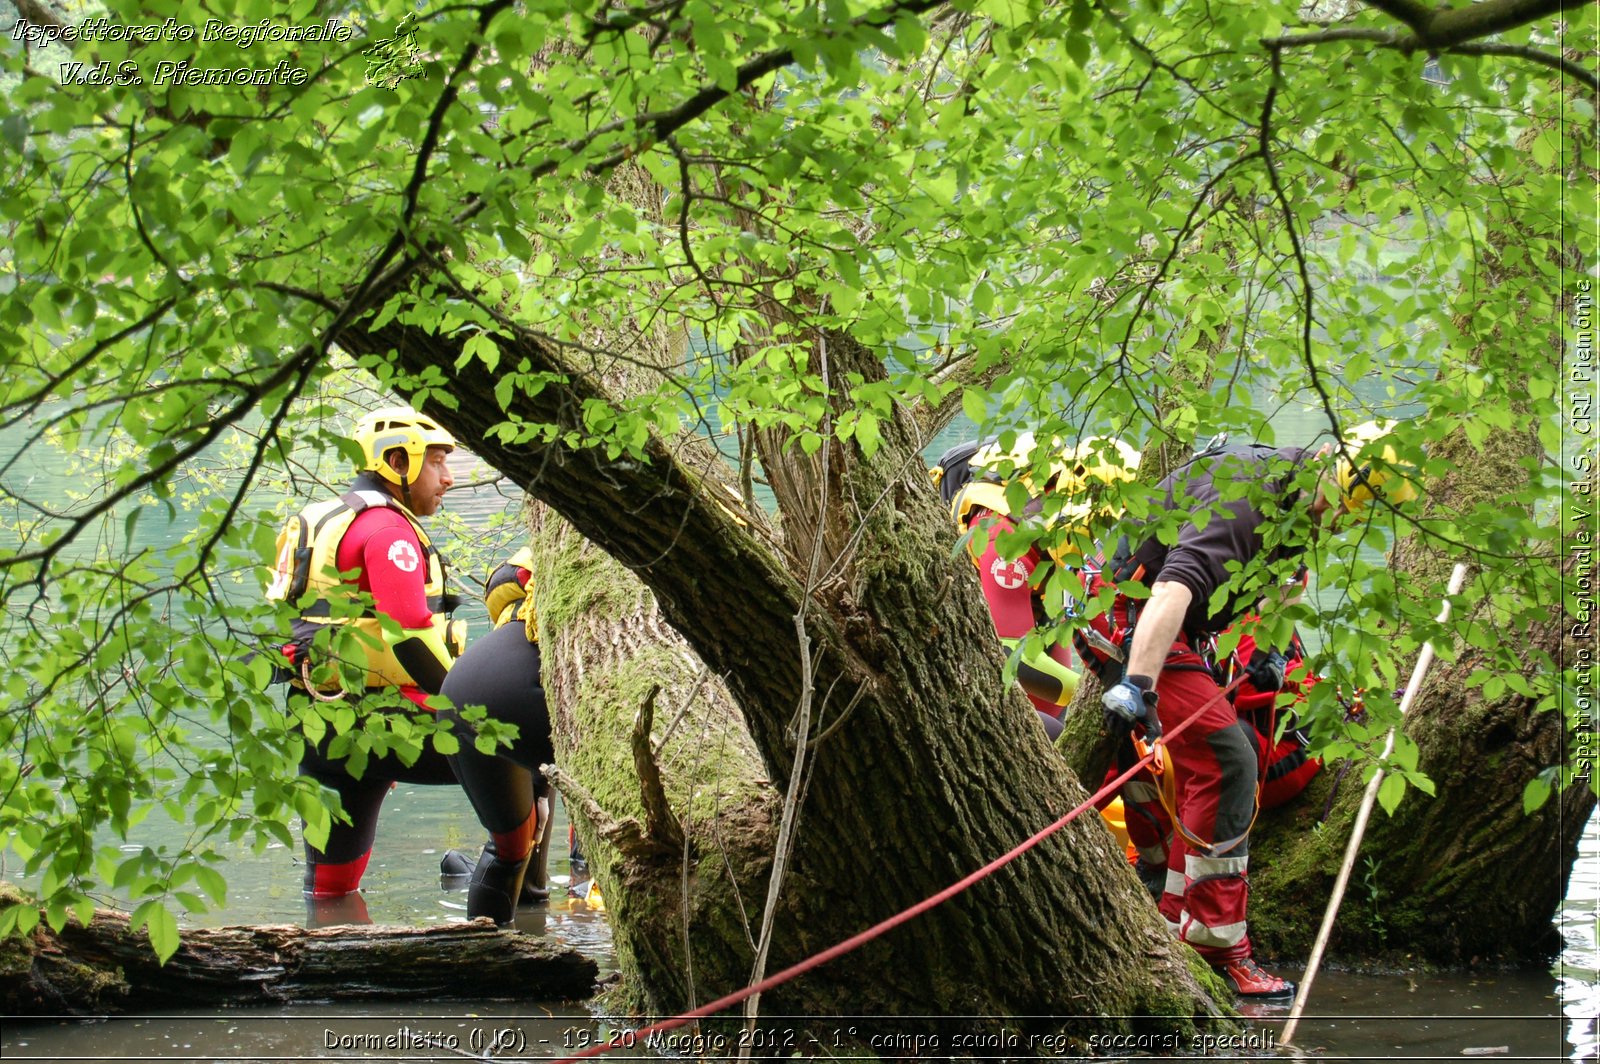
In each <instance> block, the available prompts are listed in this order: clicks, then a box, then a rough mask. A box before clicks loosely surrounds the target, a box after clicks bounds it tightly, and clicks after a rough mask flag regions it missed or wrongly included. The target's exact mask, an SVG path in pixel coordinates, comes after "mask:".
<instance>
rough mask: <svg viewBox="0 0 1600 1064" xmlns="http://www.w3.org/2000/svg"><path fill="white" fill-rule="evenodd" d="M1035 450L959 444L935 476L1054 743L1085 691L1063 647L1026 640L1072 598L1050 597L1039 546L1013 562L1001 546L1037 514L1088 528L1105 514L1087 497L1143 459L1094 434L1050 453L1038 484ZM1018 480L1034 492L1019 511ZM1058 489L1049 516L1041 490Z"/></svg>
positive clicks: (1031, 444) (1028, 436) (1065, 526)
mask: <svg viewBox="0 0 1600 1064" xmlns="http://www.w3.org/2000/svg"><path fill="white" fill-rule="evenodd" d="M1035 449H1036V443H1035V440H1034V437H1033V434H1032V433H1023V434H1021V435H1019V436H1018V437H1017V438H1016V442H1015V444H1014V445H1013V446H1012V447H1011V448H1010V449H1009V450H1005V449H1002V448H1001V447H1000V446H999V445H998V444H997V443H995V442H993V441H991V442H989V443H965V444H960V445H958V446H956V447H953V448H951V449H950V450H948V451H946V452H945V453H944V454H943V455H941V456H940V458H939V461H938V462H937V463H935V465H934V467H933V469H932V470H931V471H930V472H931V473H932V475H933V477H934V480H935V481H936V482H937V484H938V486H939V493H940V497H941V498H943V499H944V501H945V503H946V504H948V505H949V506H950V513H951V516H952V517H954V518H955V522H956V528H957V529H958V530H959V531H960V532H962V533H965V534H967V536H968V538H967V555H968V557H969V558H970V559H971V560H972V563H973V564H974V565H975V566H976V567H977V569H978V579H979V582H980V584H981V586H982V588H983V597H984V601H985V602H986V603H988V606H989V616H990V618H991V619H992V620H993V621H994V631H995V635H996V636H998V637H999V639H1000V644H1001V645H1002V646H1004V647H1005V648H1006V649H1007V650H1008V651H1016V650H1017V649H1018V648H1019V647H1023V648H1024V653H1023V656H1022V658H1021V660H1020V661H1019V662H1018V665H1017V682H1018V684H1019V685H1020V686H1021V687H1022V690H1023V693H1024V694H1026V695H1027V696H1028V700H1029V701H1031V702H1032V703H1033V707H1034V709H1035V710H1036V711H1038V714H1039V720H1040V722H1041V723H1042V724H1043V725H1044V727H1045V731H1046V732H1047V734H1048V735H1049V737H1050V739H1051V741H1052V742H1053V741H1054V740H1055V738H1056V737H1057V736H1058V735H1060V734H1061V713H1062V711H1063V710H1064V709H1065V708H1066V705H1067V703H1068V702H1070V701H1072V696H1073V694H1074V693H1075V692H1076V691H1077V689H1078V673H1077V672H1075V671H1073V668H1072V664H1073V660H1072V653H1071V651H1070V650H1069V649H1068V648H1067V647H1066V646H1065V645H1064V644H1062V643H1057V642H1049V643H1046V644H1043V645H1042V646H1040V647H1038V648H1037V649H1033V650H1027V649H1026V641H1027V637H1028V636H1029V635H1030V634H1031V633H1032V632H1033V631H1034V630H1035V629H1036V628H1040V627H1047V626H1049V625H1050V624H1051V623H1053V621H1054V620H1056V619H1057V618H1059V617H1060V616H1061V615H1062V614H1063V612H1065V610H1066V606H1067V603H1066V602H1065V599H1063V600H1062V601H1060V602H1056V603H1050V602H1047V601H1046V599H1047V597H1048V596H1049V594H1050V589H1049V588H1048V587H1047V584H1046V581H1045V580H1044V579H1043V577H1042V576H1041V575H1039V574H1037V572H1036V571H1037V570H1038V568H1039V567H1040V566H1041V565H1055V564H1057V560H1056V559H1055V558H1054V557H1052V556H1051V555H1050V554H1048V553H1047V552H1046V551H1043V550H1041V549H1040V548H1039V546H1038V545H1037V544H1030V545H1029V546H1028V547H1027V549H1026V550H1024V551H1023V553H1022V554H1021V555H1020V556H1018V557H1016V558H1014V559H1009V558H1007V557H1006V556H1005V552H1004V551H1003V549H1002V547H1001V544H1002V543H1003V542H1004V541H1005V538H1006V536H1007V534H1008V533H1010V532H1013V531H1015V529H1016V528H1017V525H1018V524H1020V523H1021V522H1022V521H1024V520H1027V519H1029V518H1037V519H1039V520H1041V521H1043V522H1044V523H1045V524H1047V525H1048V526H1049V527H1051V528H1052V529H1054V530H1056V531H1057V532H1058V533H1060V532H1065V531H1070V530H1087V527H1088V522H1089V521H1090V520H1092V519H1093V518H1094V517H1095V516H1097V515H1096V513H1095V512H1094V511H1093V510H1092V509H1091V507H1090V504H1089V503H1087V502H1086V501H1084V499H1083V497H1084V496H1085V495H1087V494H1089V493H1090V492H1091V491H1092V490H1093V489H1094V485H1096V484H1105V483H1109V482H1111V481H1115V480H1127V479H1130V478H1131V477H1132V476H1133V471H1134V470H1135V469H1136V468H1137V466H1138V464H1139V455H1138V452H1136V451H1134V450H1133V449H1132V448H1131V447H1128V446H1127V445H1126V444H1124V443H1122V442H1121V441H1119V440H1110V439H1100V438H1091V439H1088V440H1085V441H1084V442H1083V443H1082V444H1079V445H1078V446H1076V447H1072V448H1066V449H1064V450H1063V452H1062V453H1061V454H1060V455H1059V456H1056V457H1054V458H1052V459H1051V461H1050V462H1049V463H1048V467H1047V469H1046V471H1045V472H1044V473H1043V474H1042V475H1040V476H1039V478H1038V483H1037V484H1036V483H1035V474H1034V473H1033V472H1032V469H1031V459H1032V457H1033V452H1034V451H1035ZM1013 481H1016V482H1020V483H1021V484H1022V485H1023V487H1024V488H1025V489H1026V497H1027V501H1026V502H1025V503H1024V504H1023V505H1022V506H1021V507H1020V508H1017V507H1014V505H1013V503H1014V501H1015V500H1014V499H1008V497H1007V490H1006V489H1007V485H1008V484H1010V483H1012V482H1013ZM1050 494H1053V495H1055V496H1057V497H1058V499H1061V500H1066V501H1065V502H1064V504H1062V505H1060V506H1052V507H1050V508H1049V509H1050V513H1049V514H1048V515H1046V513H1045V510H1046V507H1045V505H1044V502H1043V496H1045V495H1050ZM1014 509H1020V511H1021V512H1016V513H1014V512H1013V510H1014Z"/></svg>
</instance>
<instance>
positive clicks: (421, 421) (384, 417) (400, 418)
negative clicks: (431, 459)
mask: <svg viewBox="0 0 1600 1064" xmlns="http://www.w3.org/2000/svg"><path fill="white" fill-rule="evenodd" d="M350 438H351V439H352V440H355V441H356V443H357V444H358V445H359V446H360V447H361V456H362V466H361V468H362V469H365V470H370V471H372V472H374V473H376V474H378V475H379V476H380V477H382V478H383V479H384V480H387V481H388V482H389V483H391V484H394V485H396V486H397V487H398V486H400V485H401V484H403V483H404V480H403V478H402V477H401V476H400V474H399V473H397V472H395V469H394V467H393V466H391V465H390V464H389V463H388V462H386V461H385V460H384V456H385V455H387V454H388V453H389V452H390V451H392V450H395V449H396V448H398V449H400V450H402V451H404V452H406V455H407V456H408V457H409V458H410V460H411V465H410V466H409V468H410V470H411V476H413V477H414V476H415V475H416V472H417V470H418V469H420V468H421V467H422V460H423V459H424V458H425V457H426V456H427V453H428V448H429V447H447V448H450V449H451V450H454V449H455V445H456V438H455V437H454V436H452V435H450V433H449V432H448V431H446V430H445V428H444V426H442V425H440V424H439V423H438V422H437V421H435V420H433V418H431V417H429V416H428V415H426V414H419V413H417V412H416V411H415V410H413V409H411V408H410V407H409V406H388V407H384V408H383V409H382V410H374V411H372V413H370V414H366V415H364V416H363V417H362V418H361V420H360V421H357V422H356V424H355V428H353V429H351V430H350Z"/></svg>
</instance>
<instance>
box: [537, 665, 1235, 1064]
mask: <svg viewBox="0 0 1600 1064" xmlns="http://www.w3.org/2000/svg"><path fill="white" fill-rule="evenodd" d="M1242 680H1243V677H1240V678H1239V679H1237V680H1234V681H1233V682H1232V683H1231V684H1229V685H1228V686H1227V687H1225V688H1223V689H1222V690H1221V691H1219V692H1217V695H1216V697H1215V698H1212V699H1209V700H1208V701H1207V702H1206V703H1205V704H1204V705H1202V706H1201V707H1200V708H1199V709H1197V710H1195V711H1194V712H1193V713H1192V714H1190V715H1189V717H1188V719H1186V720H1185V721H1183V723H1181V724H1179V725H1178V726H1177V727H1175V728H1172V729H1169V730H1168V731H1167V732H1166V734H1165V735H1164V736H1163V737H1162V738H1161V739H1158V740H1156V743H1155V744H1154V745H1152V746H1151V748H1150V752H1149V753H1148V754H1145V755H1144V756H1143V757H1142V758H1140V759H1139V760H1138V761H1136V762H1134V763H1133V765H1132V766H1131V767H1130V768H1129V769H1128V770H1127V771H1126V772H1124V773H1123V774H1122V775H1120V776H1118V777H1117V778H1116V779H1114V780H1111V781H1110V782H1109V783H1107V784H1106V785H1105V786H1104V787H1101V788H1100V789H1099V790H1098V791H1096V792H1095V793H1094V794H1092V795H1090V796H1089V797H1088V798H1087V799H1085V800H1084V801H1083V802H1082V803H1080V804H1079V805H1078V806H1077V807H1075V808H1074V809H1073V810H1072V811H1071V812H1069V813H1068V814H1067V815H1066V816H1063V817H1062V818H1061V819H1060V820H1057V821H1056V822H1055V823H1053V824H1051V825H1050V826H1048V827H1046V828H1044V829H1042V830H1040V831H1038V832H1036V833H1035V834H1033V835H1032V836H1030V837H1029V838H1027V839H1025V840H1023V841H1022V842H1020V843H1018V844H1017V845H1016V846H1013V847H1012V848H1011V849H1009V850H1007V851H1006V852H1005V853H1003V854H1001V855H1000V856H999V857H996V858H995V859H994V860H992V861H990V862H989V863H988V864H986V865H984V866H983V867H982V868H980V869H978V870H977V871H976V872H973V873H971V874H970V875H967V876H965V877H963V878H962V879H960V880H958V881H956V882H955V883H952V884H950V886H948V887H945V888H944V889H943V890H941V891H939V893H937V894H935V895H933V896H932V897H928V898H924V899H923V900H922V901H919V902H917V904H915V905H913V906H911V908H909V909H905V910H902V911H901V912H898V913H895V914H894V915H893V916H891V917H889V918H888V919H886V920H883V921H881V922H879V923H876V924H873V925H872V926H871V927H869V928H867V929H866V930H865V931H862V932H860V933H858V934H855V935H851V936H850V937H849V938H847V939H845V940H844V941H843V942H840V943H838V944H837V945H834V946H830V947H828V948H827V949H825V950H823V951H822V952H821V953H817V954H813V955H812V956H810V957H807V958H806V959H805V960H803V961H800V962H799V963H797V964H792V965H790V966H789V967H787V968H785V969H784V970H783V971H781V972H778V973H776V974H775V975H769V976H767V977H766V978H765V979H763V980H761V981H760V982H759V983H755V984H752V985H751V986H747V987H744V988H743V989H742V990H735V991H734V992H733V993H731V994H726V995H724V996H722V997H719V998H717V1000H715V1001H713V1002H711V1003H710V1004H708V1005H701V1006H700V1007H699V1008H696V1009H691V1010H690V1011H688V1012H684V1013H680V1014H678V1015H677V1016H673V1017H671V1018H670V1019H665V1020H662V1021H661V1022H659V1023H654V1024H651V1025H650V1026H649V1027H645V1028H642V1029H640V1030H638V1031H635V1032H633V1034H632V1036H631V1037H630V1038H629V1039H628V1044H630V1045H632V1044H637V1042H638V1041H639V1040H640V1039H646V1038H649V1037H650V1036H651V1035H653V1034H661V1033H662V1032H664V1031H673V1030H677V1029H678V1028H679V1027H683V1026H685V1025H687V1024H689V1023H691V1022H693V1021H695V1020H699V1019H704V1018H705V1017H707V1016H710V1015H713V1014H715V1013H718V1012H721V1011H722V1010H723V1009H726V1008H728V1007H729V1006H731V1005H737V1004H739V1002H741V1001H743V1000H745V999H746V998H749V997H754V996H755V995H756V994H763V993H765V992H767V991H768V990H771V989H772V988H773V987H775V986H782V985H783V984H784V983H787V982H788V981H789V980H791V979H794V978H796V977H797V976H801V975H804V974H805V973H806V972H809V971H811V969H813V968H819V967H821V966H822V965H824V964H827V963H828V962H829V961H831V960H834V959H835V958H837V957H842V956H844V955H845V954H846V953H850V952H853V951H854V950H857V949H860V948H861V947H862V946H865V945H866V944H867V943H868V942H871V941H872V940H873V939H875V938H877V937H879V936H880V935H883V934H886V933H888V932H889V931H892V930H894V929H895V928H897V927H899V926H900V925H901V924H903V923H905V922H906V921H908V920H911V919H913V918H915V917H918V916H921V915H922V914H923V913H925V912H927V911H928V910H929V909H932V908H934V907H935V906H937V905H942V904H943V903H945V902H947V901H949V900H950V899H951V898H953V897H955V896H956V895H957V894H960V893H961V892H962V891H964V890H966V889H967V888H968V887H970V886H972V885H973V884H975V883H977V882H979V881H980V880H982V879H986V878H988V877H989V876H991V875H993V874H994V873H995V872H997V871H999V870H1000V869H1001V868H1003V867H1005V866H1006V865H1008V864H1010V863H1011V862H1012V861H1014V860H1016V859H1017V858H1018V857H1021V856H1022V855H1023V854H1025V853H1027V852H1028V851H1029V850H1031V849H1033V848H1034V847H1035V846H1037V845H1039V843H1041V842H1043V841H1044V840H1045V839H1047V838H1049V837H1050V836H1051V835H1054V834H1055V833H1056V832H1058V831H1060V830H1061V829H1062V828H1064V827H1066V826H1067V825H1068V824H1070V823H1072V821H1073V820H1074V819H1075V818H1077V817H1078V815H1079V814H1081V813H1082V812H1083V811H1084V810H1086V809H1089V808H1092V807H1093V806H1094V804H1095V803H1096V802H1098V801H1099V800H1100V799H1102V798H1104V797H1106V796H1107V795H1109V794H1111V793H1113V792H1114V791H1116V789H1117V788H1119V787H1121V786H1122V785H1123V784H1124V783H1126V782H1127V781H1128V780H1129V779H1131V778H1132V777H1133V776H1134V774H1135V773H1137V772H1138V771H1139V770H1140V769H1142V768H1144V767H1145V766H1146V765H1148V764H1149V763H1150V762H1151V761H1153V760H1154V759H1155V757H1156V755H1157V754H1158V753H1160V752H1161V748H1162V747H1164V746H1165V745H1166V740H1167V739H1169V738H1172V737H1173V736H1176V735H1180V734H1182V732H1183V731H1184V729H1186V728H1188V727H1189V725H1191V724H1193V723H1194V722H1195V720H1196V719H1198V718H1199V716H1200V714H1202V713H1204V712H1205V711H1206V710H1208V709H1210V708H1211V707H1212V706H1213V705H1215V704H1216V703H1217V702H1218V701H1219V700H1221V699H1223V698H1226V697H1227V696H1228V692H1230V691H1232V690H1233V689H1234V688H1235V687H1237V686H1239V684H1240V683H1241V682H1242ZM620 1048H622V1044H621V1043H614V1042H607V1043H604V1044H601V1045H595V1046H590V1047H589V1048H588V1049H586V1050H584V1051H583V1052H582V1053H579V1054H577V1055H575V1056H570V1057H562V1058H561V1059H560V1060H557V1061H555V1062H554V1064H571V1062H572V1061H575V1060H583V1059H585V1058H587V1057H598V1056H600V1055H602V1054H604V1053H609V1052H611V1051H612V1050H613V1049H620Z"/></svg>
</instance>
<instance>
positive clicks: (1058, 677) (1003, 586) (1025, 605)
mask: <svg viewBox="0 0 1600 1064" xmlns="http://www.w3.org/2000/svg"><path fill="white" fill-rule="evenodd" d="M981 512H982V513H984V514H985V516H984V517H980V518H979V524H978V531H977V533H976V534H977V535H978V536H980V537H981V536H983V535H984V534H985V524H984V522H985V521H987V520H988V517H989V516H992V517H993V522H992V523H991V524H988V526H987V533H988V540H987V542H986V544H985V546H984V550H983V554H982V555H980V556H979V558H978V577H979V582H980V583H981V584H982V586H983V597H984V601H986V602H987V603H988V604H989V617H990V619H991V620H993V622H994V634H995V635H996V636H998V637H999V638H1000V639H1001V641H1002V642H1003V643H1005V645H1006V646H1007V647H1012V646H1015V645H1016V641H1017V640H1020V639H1024V638H1026V637H1027V635H1028V633H1030V632H1032V631H1033V629H1034V626H1035V619H1034V609H1033V600H1034V592H1033V587H1032V584H1031V583H1030V581H1031V580H1032V578H1033V573H1034V570H1035V569H1037V568H1038V567H1039V563H1040V562H1041V561H1042V560H1043V557H1042V555H1040V553H1039V551H1038V549H1037V548H1029V549H1028V552H1027V553H1026V554H1024V555H1023V556H1022V557H1020V558H1018V559H1016V560H1015V561H1010V562H1008V561H1006V560H1005V559H1004V558H1002V557H1001V556H1000V552H999V550H998V549H997V547H996V546H995V541H996V539H998V538H999V536H1000V534H1001V533H1002V532H1005V531H1009V530H1011V529H1013V528H1015V527H1016V526H1015V525H1014V524H1012V522H1011V519H1010V518H1008V517H1004V516H1001V515H998V514H992V512H991V511H981ZM1044 657H1048V658H1049V659H1050V661H1053V662H1055V666H1052V665H1051V664H1050V662H1049V661H1045V660H1043V658H1041V657H1029V658H1027V659H1025V660H1023V661H1022V662H1021V663H1020V664H1019V666H1018V669H1017V682H1018V683H1019V684H1021V685H1022V690H1023V691H1024V692H1025V693H1026V694H1027V696H1028V698H1029V699H1030V700H1031V701H1032V702H1033V704H1034V706H1035V707H1036V708H1037V709H1039V710H1040V711H1041V712H1044V713H1048V714H1050V715H1051V716H1059V715H1060V713H1061V706H1062V705H1063V704H1064V703H1065V702H1067V701H1069V700H1070V699H1071V696H1072V692H1073V691H1074V690H1076V689H1077V680H1076V678H1075V677H1070V676H1068V675H1066V674H1067V673H1068V672H1070V670H1071V668H1072V654H1071V652H1070V651H1068V650H1067V648H1066V647H1064V646H1062V645H1061V644H1059V643H1056V644H1051V645H1050V646H1047V647H1046V648H1045V650H1044Z"/></svg>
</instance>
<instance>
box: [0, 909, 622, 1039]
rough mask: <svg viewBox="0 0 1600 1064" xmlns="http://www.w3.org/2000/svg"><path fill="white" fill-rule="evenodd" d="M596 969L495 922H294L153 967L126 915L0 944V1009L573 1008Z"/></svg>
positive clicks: (218, 932) (241, 934) (225, 932)
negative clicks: (466, 1004)
mask: <svg viewBox="0 0 1600 1064" xmlns="http://www.w3.org/2000/svg"><path fill="white" fill-rule="evenodd" d="M598 974H599V968H598V966H597V965H596V964H595V962H594V961H593V960H591V959H590V958H588V957H585V956H583V955H582V954H580V953H578V952H577V951H576V950H573V949H567V948H563V947H560V946H557V945H555V944H553V943H550V942H546V941H543V940H540V939H537V938H531V937H529V936H527V935H523V934H519V933H517V932H515V931H509V930H502V929H500V928H497V927H495V926H494V925H493V924H491V923H490V922H489V921H488V920H475V921H472V922H470V923H460V924H443V925H439V926H435V927H376V926H372V925H345V926H340V927H324V928H317V929H307V928H303V927H297V926H295V925H293V924H270V925H262V926H259V927H220V928H210V929H196V930H191V931H185V932H184V933H183V938H182V944H181V945H180V946H179V947H178V951H177V952H176V953H174V954H173V955H172V957H171V958H170V959H169V960H168V961H167V962H166V963H165V964H161V963H159V962H158V961H157V960H156V957H155V953H154V951H152V950H151V948H150V943H149V941H148V940H147V939H146V938H145V936H144V934H143V932H133V931H130V930H129V929H128V917H127V915H126V914H124V913H116V912H110V911H107V910H104V909H101V910H97V911H96V912H95V915H94V918H93V919H92V920H91V921H90V922H89V925H88V926H87V927H85V926H84V925H82V924H80V923H78V922H77V920H76V919H73V920H69V921H68V923H67V925H66V926H65V927H63V928H62V929H61V931H60V933H59V934H58V933H56V932H54V931H52V930H50V928H49V927H47V926H46V925H45V924H43V923H41V924H40V925H39V926H38V927H37V928H35V929H34V931H33V932H32V934H30V935H27V936H26V937H23V938H9V939H7V940H6V941H5V942H4V943H0V1011H4V1012H5V1013H7V1014H10V1015H24V1016H27V1015H46V1014H48V1015H61V1014H73V1015H78V1014H107V1013H116V1012H123V1011H135V1010H145V1009H162V1008H194V1007H201V1006H209V1005H268V1004H281V1003H285V1002H294V1001H351V1000H361V1001H373V1000H391V1001H401V1000H413V999H420V1000H428V1001H439V1000H449V999H460V998H483V997H492V996H505V995H510V996H514V997H516V998H519V999H538V1000H565V1001H571V1000H576V999H580V998H585V997H588V996H590V995H591V994H593V993H594V991H595V981H596V978H597V976H598Z"/></svg>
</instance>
